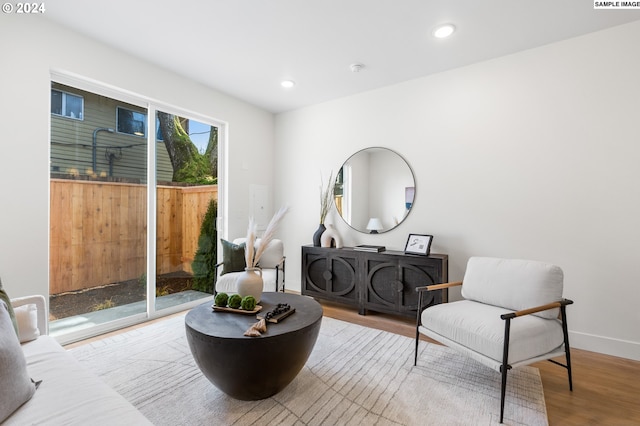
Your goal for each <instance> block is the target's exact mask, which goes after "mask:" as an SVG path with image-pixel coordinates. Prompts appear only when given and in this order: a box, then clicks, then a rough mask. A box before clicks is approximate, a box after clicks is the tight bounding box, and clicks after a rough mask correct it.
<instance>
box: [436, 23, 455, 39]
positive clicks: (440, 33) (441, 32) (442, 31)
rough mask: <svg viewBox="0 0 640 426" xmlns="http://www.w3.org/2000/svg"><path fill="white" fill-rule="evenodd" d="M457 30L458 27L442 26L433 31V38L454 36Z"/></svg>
mask: <svg viewBox="0 0 640 426" xmlns="http://www.w3.org/2000/svg"><path fill="white" fill-rule="evenodd" d="M455 30H456V27H455V26H454V25H453V24H444V25H440V26H439V27H436V29H435V30H433V36H434V37H435V38H447V37H449V36H450V35H451V34H453V33H454V32H455Z"/></svg>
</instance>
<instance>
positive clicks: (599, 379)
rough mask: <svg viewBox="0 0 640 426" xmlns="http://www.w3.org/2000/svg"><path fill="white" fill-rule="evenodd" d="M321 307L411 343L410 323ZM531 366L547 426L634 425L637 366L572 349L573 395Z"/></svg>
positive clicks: (639, 407)
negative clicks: (537, 378) (539, 384)
mask: <svg viewBox="0 0 640 426" xmlns="http://www.w3.org/2000/svg"><path fill="white" fill-rule="evenodd" d="M322 306H323V308H324V315H325V316H328V317H331V318H336V319H339V320H343V321H349V322H352V323H355V324H360V325H364V326H367V327H372V328H378V329H381V330H385V331H389V332H392V333H397V334H401V335H404V336H408V337H412V338H415V333H416V328H415V320H413V319H410V318H403V317H396V316H391V315H384V314H378V313H375V312H370V313H368V314H367V315H366V316H362V315H358V312H357V310H355V309H350V308H345V307H342V306H340V305H338V304H332V303H326V302H322ZM569 315H570V313H569ZM422 338H423V339H424V340H429V339H428V338H426V337H424V336H422ZM559 361H561V362H564V358H561V359H559ZM533 366H534V367H537V368H538V369H540V375H541V377H542V386H543V388H544V399H545V402H546V405H547V414H548V417H549V424H550V425H562V426H564V425H580V426H583V425H606V426H622V425H636V426H638V425H640V361H632V360H628V359H625V358H617V357H613V356H608V355H602V354H598V353H594V352H588V351H584V350H580V349H572V350H571V367H572V371H573V392H571V391H569V382H568V379H567V371H566V370H565V369H564V368H562V367H558V366H557V365H554V364H552V363H551V362H548V361H542V362H538V363H536V364H533Z"/></svg>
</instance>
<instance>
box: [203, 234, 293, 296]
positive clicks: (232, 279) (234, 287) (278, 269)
mask: <svg viewBox="0 0 640 426" xmlns="http://www.w3.org/2000/svg"><path fill="white" fill-rule="evenodd" d="M246 241H247V239H246V238H236V239H235V240H233V244H236V245H240V244H242V243H245V242H246ZM260 243H261V239H260V238H258V239H257V240H256V247H259V246H260ZM221 266H223V262H220V263H218V264H217V265H216V282H215V283H214V294H218V293H221V292H222V293H229V294H232V293H237V292H238V284H237V281H238V277H239V276H240V274H241V273H242V272H228V273H225V274H222V272H223V271H222V269H223V268H221ZM258 267H259V268H260V269H261V270H262V280H263V281H264V291H283V292H284V285H285V284H284V272H285V268H284V267H285V256H284V245H283V243H282V240H278V239H273V240H271V241H270V242H269V245H268V246H267V249H266V250H265V251H264V252H263V253H262V256H261V257H260V259H259V261H258Z"/></svg>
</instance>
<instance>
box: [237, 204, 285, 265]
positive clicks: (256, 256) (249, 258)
mask: <svg viewBox="0 0 640 426" xmlns="http://www.w3.org/2000/svg"><path fill="white" fill-rule="evenodd" d="M288 211H289V207H281V208H280V210H278V212H277V213H276V214H275V215H274V216H273V217H272V218H271V221H270V222H269V224H268V225H267V229H266V230H265V231H264V235H263V236H262V238H261V239H260V246H259V247H258V248H257V249H256V248H255V242H256V224H255V222H254V220H253V218H251V219H249V229H248V232H247V248H246V249H245V252H244V253H245V261H246V263H247V267H248V268H255V267H256V265H257V264H258V262H259V261H260V257H261V256H262V254H263V253H264V251H265V250H266V249H267V246H268V245H269V243H271V240H273V238H274V237H275V234H276V231H277V229H278V226H279V225H280V222H281V221H282V218H283V217H284V215H285V214H286V213H287V212H288Z"/></svg>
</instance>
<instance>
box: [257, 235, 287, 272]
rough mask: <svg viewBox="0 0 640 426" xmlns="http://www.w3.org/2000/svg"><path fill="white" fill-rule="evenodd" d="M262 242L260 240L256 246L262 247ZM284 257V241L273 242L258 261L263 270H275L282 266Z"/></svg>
mask: <svg viewBox="0 0 640 426" xmlns="http://www.w3.org/2000/svg"><path fill="white" fill-rule="evenodd" d="M261 243H262V241H260V240H258V241H257V242H256V246H257V247H260V244H261ZM283 257H284V245H283V244H282V240H275V239H274V240H271V241H270V242H269V245H268V246H267V248H266V249H265V251H264V252H263V253H262V256H260V259H258V266H259V267H261V268H262V269H273V268H276V267H277V266H278V265H280V262H282V258H283Z"/></svg>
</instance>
